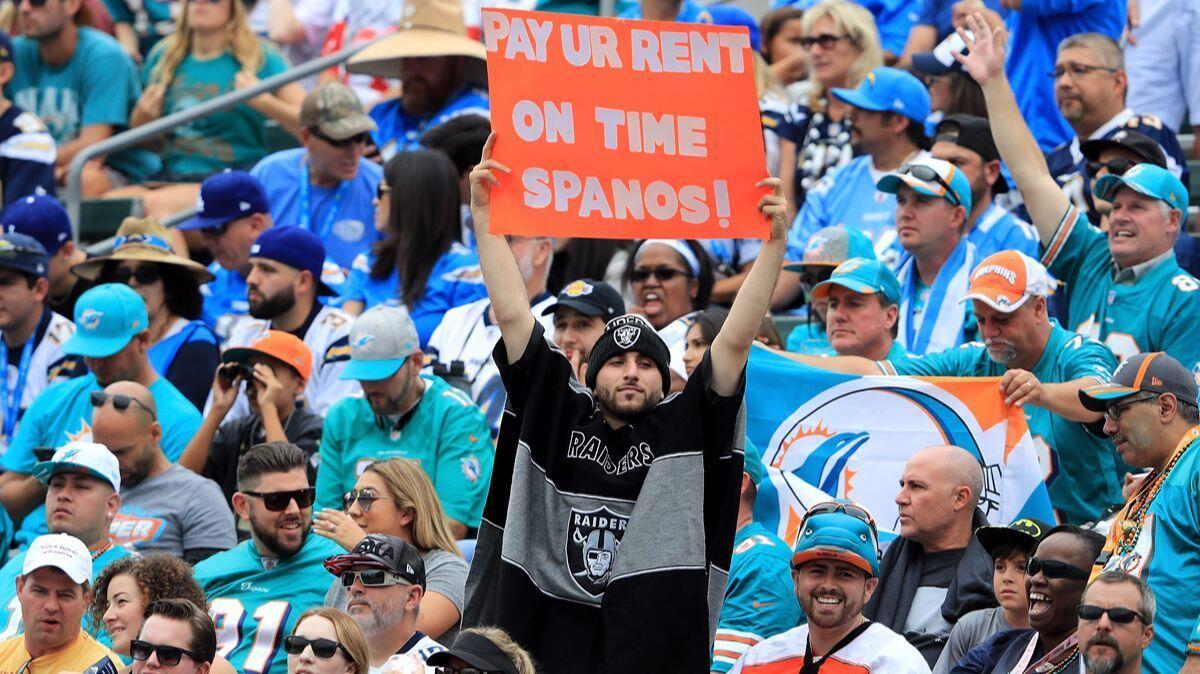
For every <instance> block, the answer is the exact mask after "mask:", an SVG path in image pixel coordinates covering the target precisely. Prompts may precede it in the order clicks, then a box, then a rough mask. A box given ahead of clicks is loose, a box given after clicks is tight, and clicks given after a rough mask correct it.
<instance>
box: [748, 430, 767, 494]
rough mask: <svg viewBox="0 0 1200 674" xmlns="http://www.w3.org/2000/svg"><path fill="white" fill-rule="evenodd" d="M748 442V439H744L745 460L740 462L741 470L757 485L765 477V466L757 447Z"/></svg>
mask: <svg viewBox="0 0 1200 674" xmlns="http://www.w3.org/2000/svg"><path fill="white" fill-rule="evenodd" d="M749 442H750V441H749V440H747V441H746V443H747V444H746V461H745V463H744V464H742V472H743V473H745V474H747V475H749V476H750V481H751V482H753V483H754V486H755V487H757V486H758V485H760V484H762V481H763V478H765V477H766V472H767V468H766V466H764V465H763V461H762V455H761V454H759V453H758V448H756V447H754V446H753V445H751V444H749Z"/></svg>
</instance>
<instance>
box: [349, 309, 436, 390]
mask: <svg viewBox="0 0 1200 674" xmlns="http://www.w3.org/2000/svg"><path fill="white" fill-rule="evenodd" d="M420 344H421V342H420V340H419V339H418V337H417V326H416V325H414V324H413V320H412V317H411V316H409V315H408V309H405V308H404V307H391V306H387V305H386V304H381V305H379V306H376V307H372V308H370V309H368V310H366V311H364V312H363V313H362V315H360V316H359V317H358V318H357V319H355V320H354V325H352V326H350V362H349V363H346V368H345V369H344V370H342V374H341V375H339V376H338V378H339V379H356V380H360V381H378V380H380V379H387V378H388V377H390V376H392V375H394V374H396V371H397V370H399V369H400V366H401V365H403V364H404V361H405V360H407V359H408V357H409V356H411V355H412V354H414V353H416V352H417V351H419V350H420V349H421V346H420Z"/></svg>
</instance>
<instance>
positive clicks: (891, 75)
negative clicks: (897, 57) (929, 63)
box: [833, 67, 929, 124]
mask: <svg viewBox="0 0 1200 674" xmlns="http://www.w3.org/2000/svg"><path fill="white" fill-rule="evenodd" d="M833 95H834V97H835V98H837V99H838V100H839V101H841V102H843V103H849V104H850V105H853V106H854V107H856V108H862V109H863V110H871V111H874V112H894V113H896V114H897V115H902V116H904V117H907V118H909V119H911V120H913V121H914V122H917V123H920V124H924V123H925V118H926V117H928V116H929V90H928V89H926V88H925V85H924V84H921V80H919V79H917V78H916V77H914V76H913V75H912V74H911V73H909V72H908V71H905V70H899V69H897V68H888V67H882V68H876V69H874V70H872V71H871V72H869V73H867V76H866V77H865V78H863V81H862V83H861V84H859V85H858V88H857V89H834V90H833Z"/></svg>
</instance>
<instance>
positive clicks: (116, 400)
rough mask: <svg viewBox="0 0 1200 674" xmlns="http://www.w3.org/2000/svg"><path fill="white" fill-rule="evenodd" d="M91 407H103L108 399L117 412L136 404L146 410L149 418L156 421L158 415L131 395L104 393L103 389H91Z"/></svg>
mask: <svg viewBox="0 0 1200 674" xmlns="http://www.w3.org/2000/svg"><path fill="white" fill-rule="evenodd" d="M91 397H92V407H104V403H106V402H108V401H109V400H111V401H112V405H113V407H114V408H116V410H117V411H118V412H124V411H125V410H127V409H129V406H130V405H134V404H136V405H137V406H138V407H140V408H142V409H144V410H146V414H149V415H150V419H151V420H153V421H157V420H158V417H157V416H156V415H155V414H154V410H152V409H150V407H149V406H148V405H146V403H144V402H142V401H140V400H138V399H137V398H134V397H133V396H128V395H125V394H124V393H105V392H104V391H92V396H91Z"/></svg>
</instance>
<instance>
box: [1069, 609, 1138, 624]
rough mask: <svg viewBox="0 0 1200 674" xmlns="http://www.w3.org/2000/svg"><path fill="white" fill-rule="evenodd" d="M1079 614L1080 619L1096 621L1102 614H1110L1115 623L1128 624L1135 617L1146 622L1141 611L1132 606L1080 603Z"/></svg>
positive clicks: (1110, 618) (1077, 611) (1109, 616)
mask: <svg viewBox="0 0 1200 674" xmlns="http://www.w3.org/2000/svg"><path fill="white" fill-rule="evenodd" d="M1075 612H1076V613H1078V614H1079V619H1080V620H1086V621H1088V622H1095V621H1097V620H1099V619H1100V616H1102V615H1104V614H1106V613H1107V614H1108V619H1109V620H1111V621H1113V622H1114V623H1118V624H1121V625H1128V624H1129V623H1131V622H1133V620H1134V618H1136V619H1138V620H1140V621H1142V622H1143V623H1145V622H1146V619H1145V618H1143V617H1142V614H1141V613H1138V612H1137V611H1135V610H1133V609H1130V608H1102V607H1100V606H1092V605H1091V604H1080V605H1079V608H1077V609H1075Z"/></svg>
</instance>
